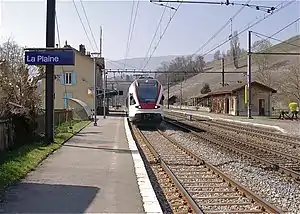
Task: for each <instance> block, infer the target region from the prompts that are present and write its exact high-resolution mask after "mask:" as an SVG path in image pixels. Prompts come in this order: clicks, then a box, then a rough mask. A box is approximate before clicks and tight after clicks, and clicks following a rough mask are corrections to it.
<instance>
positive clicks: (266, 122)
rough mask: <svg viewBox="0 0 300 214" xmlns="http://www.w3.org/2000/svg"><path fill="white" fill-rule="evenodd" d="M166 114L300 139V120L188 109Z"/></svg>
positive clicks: (171, 110)
mask: <svg viewBox="0 0 300 214" xmlns="http://www.w3.org/2000/svg"><path fill="white" fill-rule="evenodd" d="M165 112H174V113H176V112H178V113H186V114H190V115H195V116H199V117H204V118H205V117H206V118H208V119H212V120H223V121H228V122H233V123H240V124H245V125H252V126H256V127H264V128H271V129H275V130H276V131H278V132H281V133H284V134H287V135H291V136H297V137H300V120H298V121H295V120H294V121H291V120H280V119H271V118H267V117H259V116H257V117H256V116H254V117H253V119H248V118H247V117H242V116H232V115H224V114H215V113H209V112H202V111H196V110H186V109H184V110H183V109H182V110H181V109H167V108H166V107H165Z"/></svg>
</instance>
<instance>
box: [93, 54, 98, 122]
mask: <svg viewBox="0 0 300 214" xmlns="http://www.w3.org/2000/svg"><path fill="white" fill-rule="evenodd" d="M96 72H97V71H96V58H95V57H94V126H97V79H96V78H97V75H96Z"/></svg>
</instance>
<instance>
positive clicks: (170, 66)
mask: <svg viewBox="0 0 300 214" xmlns="http://www.w3.org/2000/svg"><path fill="white" fill-rule="evenodd" d="M204 66H205V61H204V58H203V56H200V55H197V56H195V57H193V56H186V57H185V56H180V57H176V58H175V59H174V60H172V61H171V62H163V63H161V65H160V67H158V68H157V70H158V71H169V72H170V71H182V72H184V73H168V75H169V82H170V84H171V83H175V82H176V83H177V82H180V81H183V80H184V79H187V78H190V77H192V76H194V75H196V74H197V73H200V72H203V69H204ZM168 75H166V74H160V75H158V76H157V79H159V80H160V81H161V82H162V84H166V83H167V76H168Z"/></svg>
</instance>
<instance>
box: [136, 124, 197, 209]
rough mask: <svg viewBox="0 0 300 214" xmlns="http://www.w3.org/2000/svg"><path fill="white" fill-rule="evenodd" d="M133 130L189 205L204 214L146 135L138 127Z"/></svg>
mask: <svg viewBox="0 0 300 214" xmlns="http://www.w3.org/2000/svg"><path fill="white" fill-rule="evenodd" d="M133 130H134V132H135V133H137V134H138V135H139V137H140V138H141V139H142V140H143V142H144V143H145V144H146V145H147V146H148V148H149V150H150V151H151V152H152V154H153V155H154V156H155V158H156V160H157V161H158V162H159V163H160V164H161V166H162V168H163V169H164V170H165V172H166V173H167V174H168V175H169V177H170V178H171V180H172V181H173V183H174V184H175V185H176V187H177V188H178V189H179V190H180V191H181V192H182V194H183V197H184V198H185V199H186V201H187V202H188V203H189V205H190V206H191V209H192V210H193V211H194V212H195V213H199V214H203V211H202V210H201V209H200V207H199V206H198V205H197V203H196V202H195V201H194V199H193V198H192V197H191V196H190V194H189V193H188V192H187V191H186V190H185V188H184V187H183V185H182V184H181V183H180V181H179V180H178V179H177V177H176V176H175V175H174V173H173V172H172V171H171V169H170V168H169V167H168V166H167V164H166V163H165V162H164V161H163V160H162V159H161V157H160V155H159V154H158V153H157V151H156V150H155V149H154V148H153V146H152V145H151V143H150V142H149V141H148V139H147V138H146V137H145V135H144V134H143V133H142V132H141V131H140V130H139V129H138V128H136V127H135V128H133Z"/></svg>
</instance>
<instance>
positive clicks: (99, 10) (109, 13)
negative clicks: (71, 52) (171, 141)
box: [0, 0, 300, 60]
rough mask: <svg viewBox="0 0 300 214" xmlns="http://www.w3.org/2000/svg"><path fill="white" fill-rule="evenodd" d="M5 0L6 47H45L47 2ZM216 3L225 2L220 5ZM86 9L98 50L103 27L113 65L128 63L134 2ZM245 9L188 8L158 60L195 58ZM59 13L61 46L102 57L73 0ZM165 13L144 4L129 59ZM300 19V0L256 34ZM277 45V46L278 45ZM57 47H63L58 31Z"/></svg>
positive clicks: (140, 51) (2, 37)
mask: <svg viewBox="0 0 300 214" xmlns="http://www.w3.org/2000/svg"><path fill="white" fill-rule="evenodd" d="M0 1H1V4H0V5H1V8H0V42H1V43H2V42H5V41H6V40H7V39H8V38H9V37H11V38H13V39H14V40H15V41H16V42H17V43H18V44H19V45H21V46H26V47H45V42H46V39H45V30H46V24H45V23H46V1H38V0H35V1H26V0H22V1H21V0H20V1H16V0H0ZM135 1H137V0H135ZM211 1H215V2H220V0H211ZM246 1H247V0H245V1H238V2H237V1H235V2H237V3H245V2H246ZM288 1H291V0H281V1H259V2H255V1H251V3H252V4H257V5H267V6H276V5H278V4H279V3H280V2H288ZM75 3H76V6H77V8H78V10H79V14H80V16H81V19H82V20H83V22H84V26H85V28H86V30H87V32H88V36H89V37H90V40H91V42H92V43H93V39H92V36H91V33H90V30H89V27H88V24H87V22H86V18H85V16H84V12H83V9H82V6H81V3H80V1H79V0H76V1H75ZM83 5H84V8H85V11H86V13H87V16H88V20H89V23H90V26H91V29H92V31H93V34H94V37H95V40H96V43H97V48H99V40H100V26H103V56H104V57H105V58H107V59H109V60H119V59H123V58H125V54H126V45H127V38H128V32H129V22H130V14H131V7H132V1H125V0H123V1H113V0H111V1H103V0H97V1H85V0H83ZM178 5H179V4H177V3H173V4H172V6H173V7H177V6H178ZM240 8H241V6H238V5H234V6H232V5H230V6H225V5H203V4H182V5H181V6H180V8H179V9H178V11H177V13H176V14H175V16H174V18H173V19H172V20H171V22H170V25H169V27H168V28H167V30H166V32H165V34H164V35H163V37H162V39H161V41H160V43H159V45H158V46H157V49H156V50H155V52H153V53H154V54H153V56H166V55H189V54H193V53H195V51H196V50H197V49H198V48H199V47H200V46H201V45H203V44H204V43H205V42H206V41H207V40H208V39H209V38H210V37H211V36H212V35H213V34H215V33H216V32H217V31H218V30H219V29H220V28H221V27H222V26H223V25H224V24H225V23H226V22H227V21H228V20H229V18H230V17H232V16H233V15H234V14H235V13H236V12H237V11H238V10H239V9H240ZM56 10H57V19H58V28H59V31H58V32H59V36H60V43H61V45H64V42H65V40H67V41H68V44H70V45H71V46H73V47H75V48H77V49H78V46H79V45H80V44H84V45H85V46H86V49H87V50H88V51H91V52H95V51H96V52H97V50H96V49H95V50H92V47H91V45H90V44H89V40H88V39H87V35H86V33H85V32H84V30H83V27H82V25H81V22H80V19H79V17H78V15H77V12H76V9H75V7H74V4H73V2H72V1H71V0H65V1H59V0H57V3H56ZM163 10H164V7H161V6H158V5H156V4H153V3H151V2H150V1H148V0H147V1H145V0H140V2H139V7H138V10H137V18H136V22H135V29H134V31H133V34H132V40H131V45H130V49H129V54H128V56H127V58H134V57H145V56H146V52H147V50H148V48H149V45H150V42H151V40H152V37H153V35H154V33H155V30H156V28H157V26H158V23H159V20H160V17H161V14H162V12H163ZM172 13H174V10H171V9H168V8H167V9H166V12H165V16H164V18H163V22H162V23H161V25H160V30H159V32H158V34H157V35H156V38H155V39H154V44H153V45H152V48H151V49H150V50H151V51H150V53H151V52H152V51H153V49H154V47H155V45H156V44H157V42H158V40H159V37H160V35H161V34H162V32H163V30H164V29H165V27H166V25H167V22H168V21H169V20H170V16H171V15H172ZM265 15H267V14H266V13H265V12H262V11H257V10H255V9H253V8H249V7H245V8H244V9H243V10H242V12H241V13H240V14H239V15H238V16H237V17H236V18H234V19H233V21H232V29H233V31H234V30H238V31H240V30H242V29H244V28H245V27H247V26H248V23H250V22H253V21H254V20H258V19H260V18H262V17H263V16H265ZM299 15H300V2H299V1H295V2H294V3H292V4H291V5H289V6H287V7H286V8H284V9H282V10H280V11H278V12H275V13H274V14H273V15H271V16H270V17H268V18H267V19H265V20H264V21H262V22H261V23H259V24H257V25H255V26H254V27H253V28H251V30H253V31H255V32H258V33H261V34H264V35H272V34H273V33H275V32H276V31H278V30H280V29H281V28H283V27H284V26H286V25H288V24H289V23H290V22H292V21H294V20H296V19H297V18H299V17H300V16H299ZM299 26H300V25H299V22H297V23H296V24H293V25H292V26H291V27H289V28H287V29H286V30H284V31H282V32H281V33H279V34H278V35H276V37H275V38H277V39H282V40H285V39H288V38H290V37H292V36H294V35H296V34H299ZM230 31H231V30H230V24H229V25H228V26H226V27H225V29H224V30H223V31H222V32H221V33H220V34H219V35H218V36H217V37H216V38H215V39H214V40H212V41H211V42H210V43H209V44H208V45H207V46H206V47H205V48H204V49H203V50H200V52H198V53H199V54H203V53H208V52H209V50H211V49H212V48H213V47H215V46H216V45H218V44H220V43H221V42H222V41H224V40H226V39H227V38H228V36H229V34H230ZM257 39H260V38H258V37H256V36H253V40H254V41H255V40H257ZM272 42H276V41H274V40H273V41H272ZM56 43H58V39H57V31H56ZM240 43H241V46H242V47H243V48H246V47H247V31H245V32H244V33H242V34H241V35H240ZM94 46H96V45H94ZM228 47H229V43H226V44H225V45H223V46H221V47H220V48H219V49H220V50H222V51H226V49H228ZM214 52H215V51H212V52H211V54H213V53H214Z"/></svg>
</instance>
